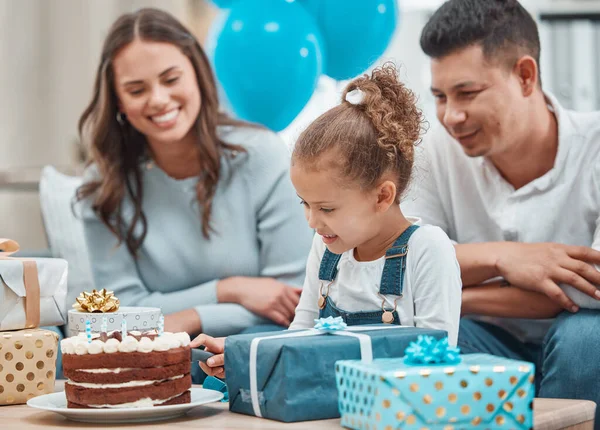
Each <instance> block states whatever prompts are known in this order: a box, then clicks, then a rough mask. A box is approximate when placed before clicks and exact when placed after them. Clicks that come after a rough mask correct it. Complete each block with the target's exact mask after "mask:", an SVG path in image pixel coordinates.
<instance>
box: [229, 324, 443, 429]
mask: <svg viewBox="0 0 600 430" xmlns="http://www.w3.org/2000/svg"><path fill="white" fill-rule="evenodd" d="M334 320H335V319H333V320H332V321H334ZM332 321H329V320H327V319H323V320H321V321H318V323H317V326H316V328H314V329H309V330H294V331H284V332H274V333H273V332H271V333H254V334H244V335H237V336H229V337H228V338H227V340H226V343H225V350H226V354H225V370H226V375H227V378H226V382H227V388H228V390H229V399H230V400H229V409H230V410H231V411H232V412H237V413H242V414H247V415H255V416H258V417H264V418H270V419H274V420H279V421H284V422H294V421H307V420H319V419H327V418H337V417H339V411H338V399H337V389H336V383H335V362H336V361H337V360H344V359H361V358H362V359H363V360H365V362H368V361H371V360H372V358H373V357H401V356H402V355H404V350H405V348H406V347H407V346H408V345H409V344H410V342H411V341H414V340H416V339H417V337H418V336H419V335H422V334H428V335H433V336H435V337H437V338H443V337H445V336H446V332H444V331H441V330H429V329H420V328H414V327H400V326H393V325H371V326H353V327H347V328H346V327H341V326H338V325H336V324H331V322H332Z"/></svg>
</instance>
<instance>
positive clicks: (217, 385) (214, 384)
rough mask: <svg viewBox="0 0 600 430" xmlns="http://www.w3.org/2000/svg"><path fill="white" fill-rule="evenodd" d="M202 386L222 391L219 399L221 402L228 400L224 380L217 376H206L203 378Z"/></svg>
mask: <svg viewBox="0 0 600 430" xmlns="http://www.w3.org/2000/svg"><path fill="white" fill-rule="evenodd" d="M202 388H204V389H207V390H215V391H219V392H221V393H223V398H222V399H221V402H228V401H229V392H228V391H227V385H225V382H223V381H221V380H220V379H218V378H215V377H214V376H207V377H206V379H205V380H204V383H203V384H202Z"/></svg>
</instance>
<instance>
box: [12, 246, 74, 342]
mask: <svg viewBox="0 0 600 430" xmlns="http://www.w3.org/2000/svg"><path fill="white" fill-rule="evenodd" d="M18 250H19V245H18V243H16V242H15V241H12V240H9V239H0V331H5V330H19V329H24V328H33V327H38V326H58V325H63V324H65V323H66V299H67V272H68V264H67V262H66V260H62V259H59V258H13V257H10V255H11V254H13V253H15V252H17V251H18Z"/></svg>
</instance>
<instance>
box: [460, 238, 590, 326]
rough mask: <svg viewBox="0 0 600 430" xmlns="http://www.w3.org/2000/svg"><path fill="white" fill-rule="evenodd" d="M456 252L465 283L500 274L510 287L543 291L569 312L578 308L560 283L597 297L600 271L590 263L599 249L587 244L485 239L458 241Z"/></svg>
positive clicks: (542, 292) (471, 283)
mask: <svg viewBox="0 0 600 430" xmlns="http://www.w3.org/2000/svg"><path fill="white" fill-rule="evenodd" d="M456 254H457V258H458V261H459V264H460V267H461V274H462V279H463V285H465V286H468V285H474V284H479V283H481V282H483V281H485V280H487V279H491V278H494V277H497V276H500V277H502V278H504V279H505V280H506V281H508V282H509V283H510V284H511V285H512V286H513V287H517V288H520V289H522V290H527V291H528V292H534V293H539V294H543V295H545V296H546V297H548V298H549V299H550V300H551V301H553V302H554V303H556V304H558V305H560V306H561V307H562V308H564V309H567V310H569V311H571V312H577V310H578V309H579V308H578V307H577V306H576V305H575V303H573V301H572V300H571V299H570V298H569V297H568V296H567V295H566V294H565V293H564V291H563V290H562V289H561V288H560V287H559V284H566V285H571V286H573V287H574V288H576V289H578V290H580V291H582V292H584V293H585V294H587V295H589V296H590V297H593V298H596V299H600V292H599V291H598V288H597V287H596V285H600V272H598V270H596V268H595V267H594V266H593V264H599V261H600V252H599V251H596V250H594V249H592V248H588V247H586V246H571V245H562V244H557V243H520V242H488V243H478V244H464V245H461V244H458V245H456ZM469 289H470V288H469ZM464 291H466V290H464ZM473 294H474V293H473ZM503 316H507V315H503Z"/></svg>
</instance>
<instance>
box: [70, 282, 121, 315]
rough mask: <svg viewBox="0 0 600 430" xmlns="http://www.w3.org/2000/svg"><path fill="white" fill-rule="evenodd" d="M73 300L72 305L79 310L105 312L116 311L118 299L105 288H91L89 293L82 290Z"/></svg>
mask: <svg viewBox="0 0 600 430" xmlns="http://www.w3.org/2000/svg"><path fill="white" fill-rule="evenodd" d="M75 301H76V303H74V304H73V307H74V308H75V309H77V310H78V311H79V312H92V313H99V312H102V313H105V312H116V311H117V310H118V309H119V299H117V298H116V297H115V295H114V293H113V292H112V291H107V290H106V288H103V289H101V290H100V291H96V290H92V292H91V293H88V292H86V291H84V292H83V293H81V294H80V295H79V297H77V298H76V299H75Z"/></svg>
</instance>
